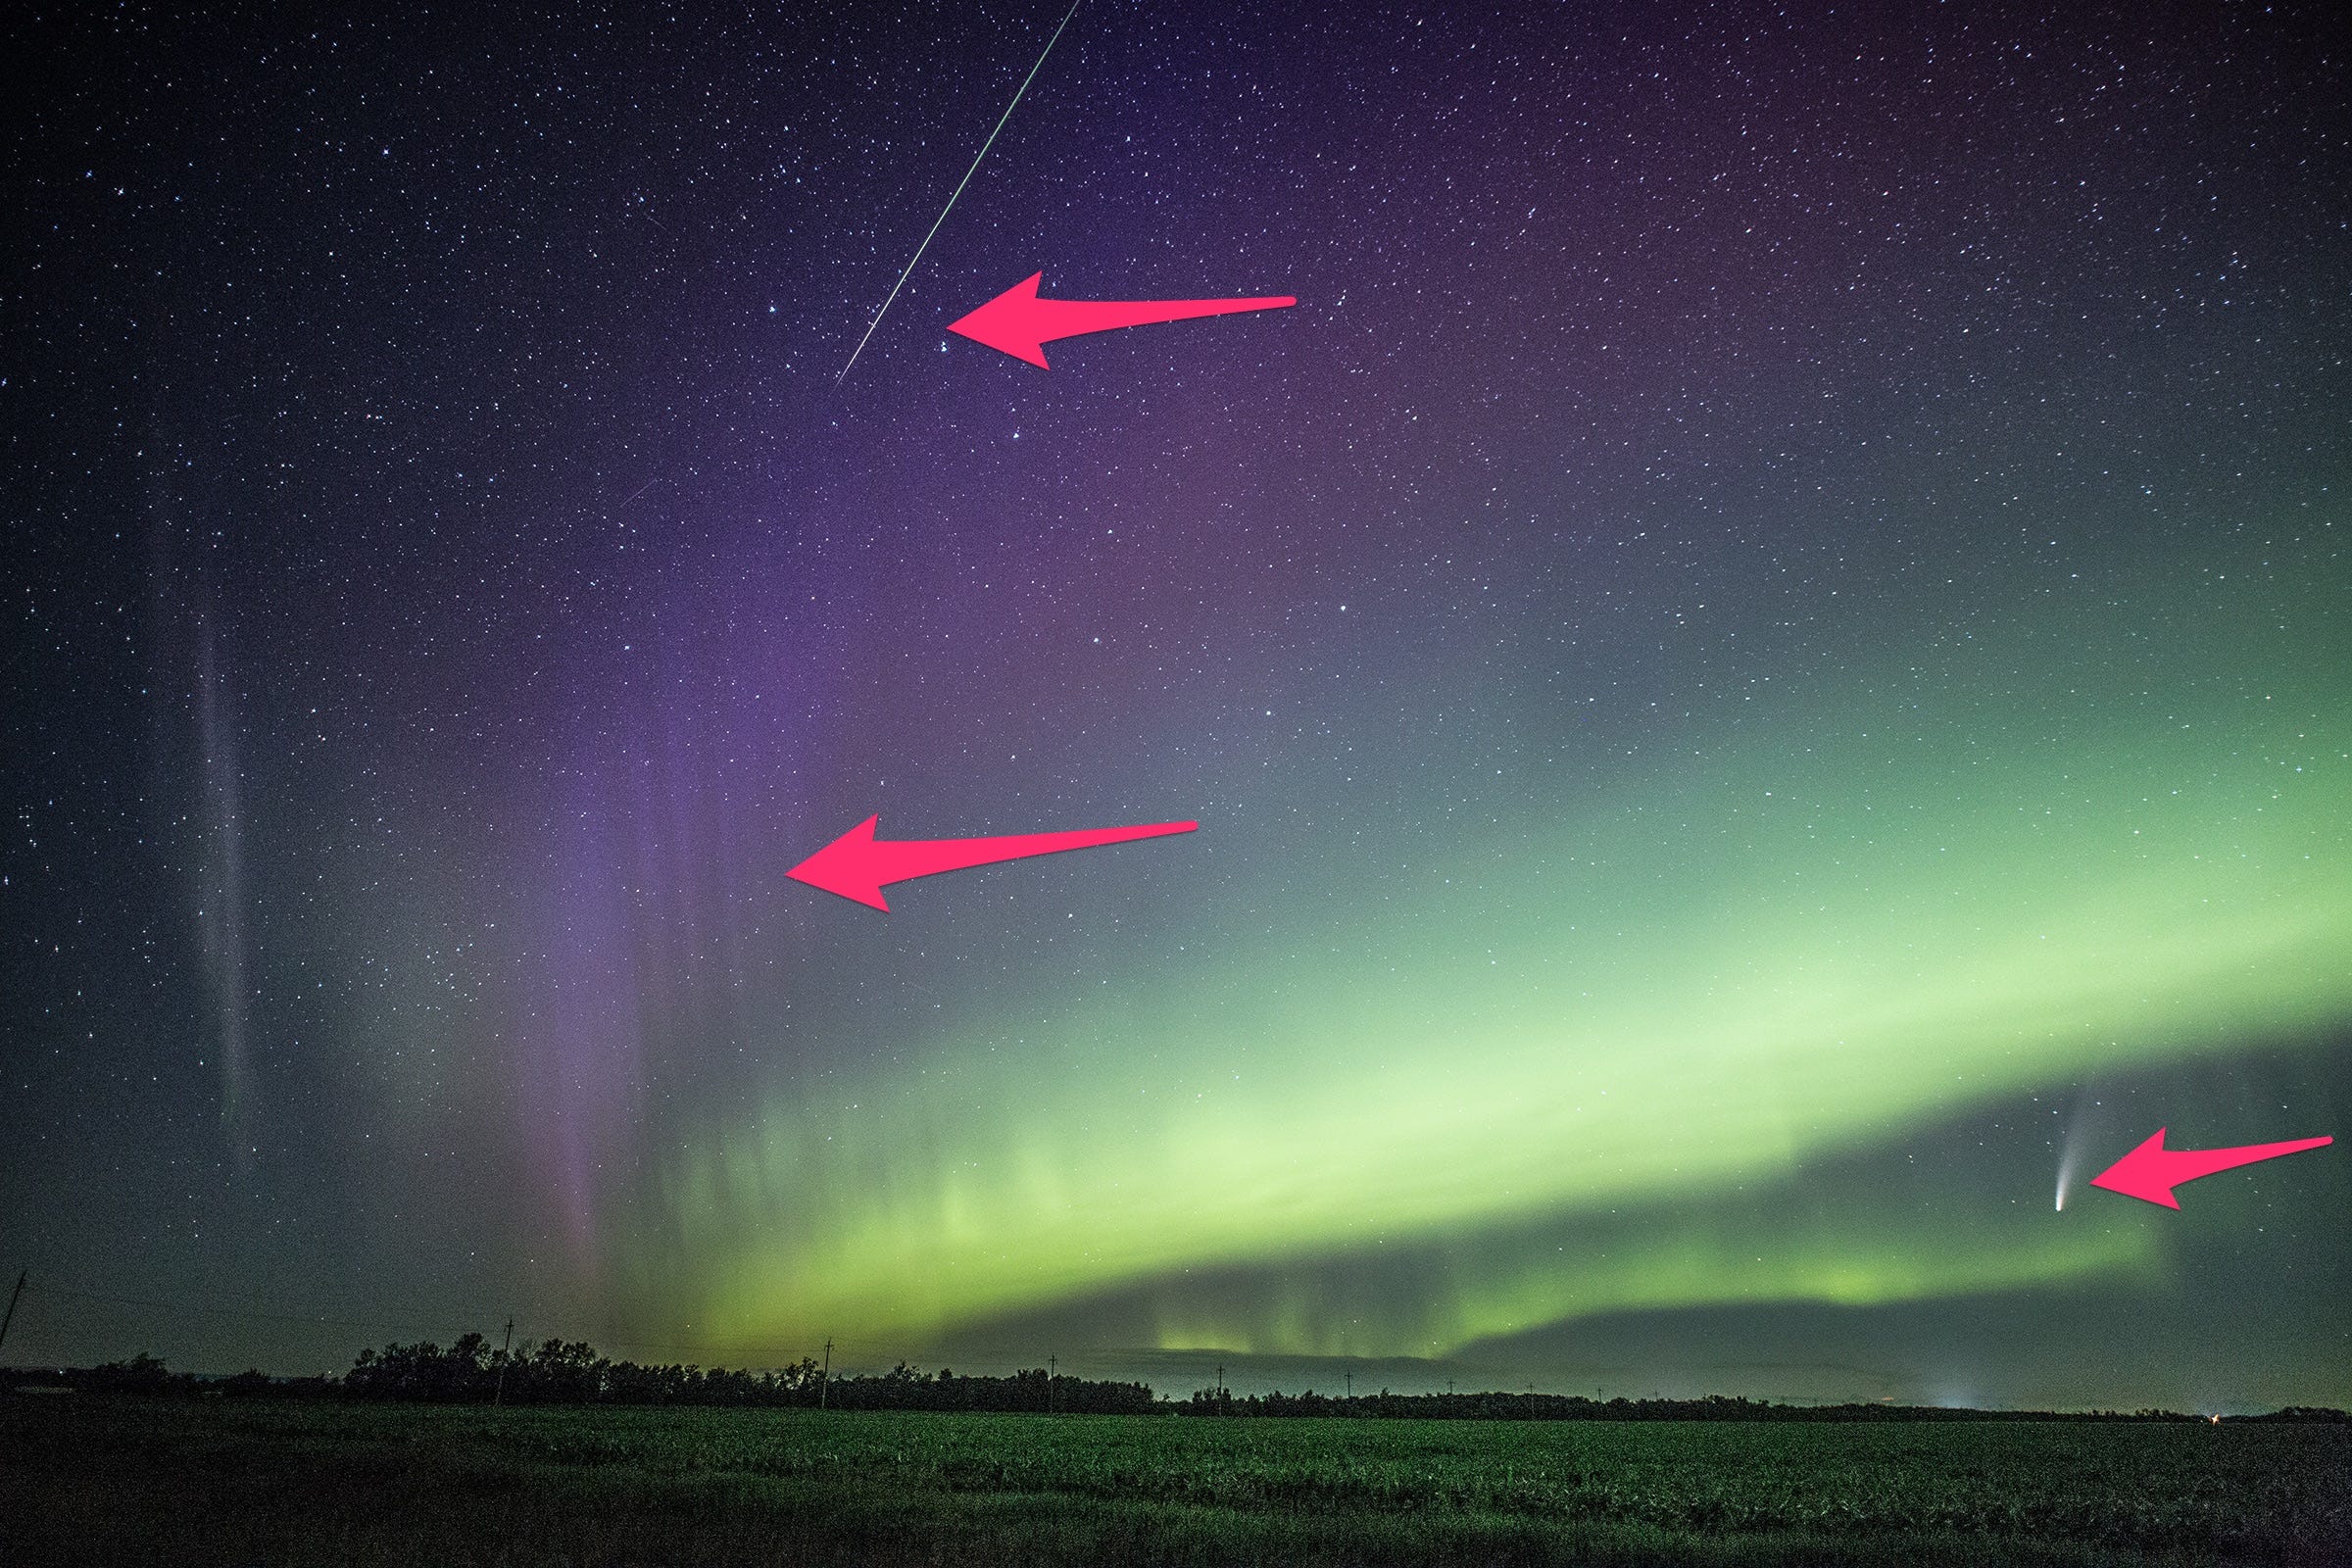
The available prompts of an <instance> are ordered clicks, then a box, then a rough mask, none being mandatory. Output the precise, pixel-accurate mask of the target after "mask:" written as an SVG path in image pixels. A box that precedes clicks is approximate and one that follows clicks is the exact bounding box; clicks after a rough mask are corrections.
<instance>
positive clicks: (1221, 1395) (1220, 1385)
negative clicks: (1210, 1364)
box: [1217, 1362, 1230, 1404]
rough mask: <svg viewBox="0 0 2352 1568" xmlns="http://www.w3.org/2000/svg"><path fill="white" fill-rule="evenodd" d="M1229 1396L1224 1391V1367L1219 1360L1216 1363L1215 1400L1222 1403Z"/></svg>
mask: <svg viewBox="0 0 2352 1568" xmlns="http://www.w3.org/2000/svg"><path fill="white" fill-rule="evenodd" d="M1229 1397H1230V1396H1229V1395H1227V1394H1226V1392H1225V1367H1224V1364H1223V1363H1222V1362H1219V1363H1218V1365H1217V1402H1218V1403H1219V1404H1222V1403H1224V1402H1225V1400H1226V1399H1227V1398H1229Z"/></svg>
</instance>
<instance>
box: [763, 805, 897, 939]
mask: <svg viewBox="0 0 2352 1568" xmlns="http://www.w3.org/2000/svg"><path fill="white" fill-rule="evenodd" d="M880 820H881V815H880V813H878V812H877V813H876V814H875V815H873V816H869V817H867V818H866V819H865V820H864V821H862V822H860V823H858V825H857V826H856V827H854V828H852V829H850V830H849V831H848V832H847V833H844V834H843V835H842V836H841V837H839V838H837V839H835V840H834V841H833V842H832V843H830V844H828V845H826V846H825V847H824V848H823V849H821V850H819V851H817V852H816V853H815V854H814V855H811V856H810V857H809V858H807V859H806V860H803V861H802V862H801V863H800V864H798V865H796V866H794V867H793V868H792V869H791V870H789V871H787V872H785V873H784V874H785V875H786V876H788V877H791V878H792V879H793V880H794V881H795V882H806V883H808V884H809V886H810V887H812V888H822V889H824V890H825V891H826V892H827V893H838V894H839V895H841V896H842V897H843V898H845V899H850V900H853V901H854V902H856V903H858V904H862V905H865V906H866V907H869V908H875V909H880V910H882V911H883V912H884V913H885V914H887V913H889V912H890V906H889V905H888V904H886V903H884V902H883V900H882V857H881V855H880V854H879V853H878V852H877V851H876V850H875V848H874V825H875V824H876V823H877V822H879V821H880Z"/></svg>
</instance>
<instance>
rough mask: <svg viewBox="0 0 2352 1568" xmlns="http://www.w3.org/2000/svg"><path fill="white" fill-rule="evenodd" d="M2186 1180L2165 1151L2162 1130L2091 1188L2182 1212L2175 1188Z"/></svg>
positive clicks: (2094, 1180)
mask: <svg viewBox="0 0 2352 1568" xmlns="http://www.w3.org/2000/svg"><path fill="white" fill-rule="evenodd" d="M2185 1179H2186V1177H2185V1174H2184V1173H2180V1172H2177V1171H2176V1168H2175V1166H2174V1161H2173V1151H2171V1150H2169V1149H2166V1148H2165V1147H2164V1129H2163V1128H2161V1127H2159V1128H2157V1129H2156V1132H2155V1135H2154V1136H2153V1137H2151V1138H2149V1139H2147V1140H2146V1141H2144V1142H2143V1143H2141V1144H2140V1146H2139V1147H2138V1148H2137V1149H2134V1150H2133V1151H2131V1152H2130V1153H2129V1154H2126V1155H2125V1156H2124V1157H2123V1158H2121V1159H2119V1160H2117V1161H2116V1162H2115V1163H2114V1164H2112V1165H2110V1166H2108V1167H2107V1168H2106V1169H2105V1170H2103V1171H2101V1172H2099V1173H2098V1174H2097V1175H2096V1176H2093V1177H2092V1178H2091V1179H2090V1185H2091V1186H2093V1187H2104V1188H2106V1189H2107V1190H2108V1191H2109V1192H2111V1193H2121V1194H2123V1195H2124V1196H2125V1197H2126V1198H2136V1199H2139V1200H2140V1201H2143V1202H2149V1203H2161V1204H2163V1205H2164V1206H2165V1207H2166V1208H2179V1207H2180V1200H2179V1199H2177V1198H2175V1197H2174V1196H2173V1184H2174V1183H2175V1182H2178V1181H2182V1180H2185Z"/></svg>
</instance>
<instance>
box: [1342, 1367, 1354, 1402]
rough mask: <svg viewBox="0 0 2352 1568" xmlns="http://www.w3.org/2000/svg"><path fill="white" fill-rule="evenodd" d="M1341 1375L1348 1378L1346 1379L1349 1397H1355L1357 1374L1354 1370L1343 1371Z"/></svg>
mask: <svg viewBox="0 0 2352 1568" xmlns="http://www.w3.org/2000/svg"><path fill="white" fill-rule="evenodd" d="M1340 1376H1342V1377H1344V1378H1346V1379H1347V1380H1348V1398H1350V1399H1352V1398H1354V1397H1355V1374H1354V1373H1353V1372H1343V1373H1341V1374H1340Z"/></svg>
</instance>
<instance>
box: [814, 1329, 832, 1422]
mask: <svg viewBox="0 0 2352 1568" xmlns="http://www.w3.org/2000/svg"><path fill="white" fill-rule="evenodd" d="M832 1396H833V1342H832V1341H831V1340H830V1339H828V1340H826V1341H825V1374H824V1377H823V1378H822V1380H820V1381H819V1382H818V1383H817V1385H816V1407H817V1408H818V1409H819V1410H822V1409H823V1408H825V1401H826V1400H827V1399H829V1398H831V1397H832Z"/></svg>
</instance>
